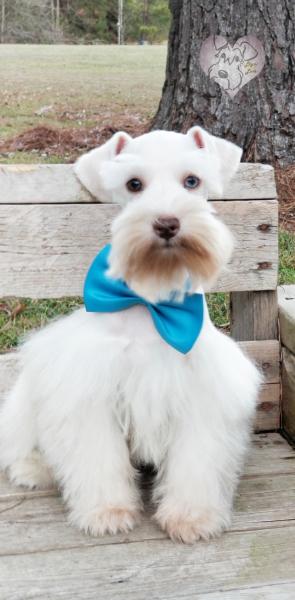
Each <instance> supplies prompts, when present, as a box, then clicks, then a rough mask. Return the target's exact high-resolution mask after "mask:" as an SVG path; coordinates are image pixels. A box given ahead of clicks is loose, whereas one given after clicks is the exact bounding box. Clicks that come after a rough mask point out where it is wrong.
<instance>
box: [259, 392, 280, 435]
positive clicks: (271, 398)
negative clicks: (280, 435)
mask: <svg viewBox="0 0 295 600" xmlns="http://www.w3.org/2000/svg"><path fill="white" fill-rule="evenodd" d="M280 394H281V386H280V384H279V383H270V384H263V385H262V387H261V390H260V394H259V399H258V405H257V411H256V416H255V423H254V429H255V431H273V430H278V429H279V428H280V424H281V409H280Z"/></svg>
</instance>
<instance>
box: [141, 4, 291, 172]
mask: <svg viewBox="0 0 295 600" xmlns="http://www.w3.org/2000/svg"><path fill="white" fill-rule="evenodd" d="M170 9H171V12H172V24H171V30H170V35H169V48H168V59H167V67H166V80H165V84H164V88H163V94H162V99H161V102H160V105H159V108H158V112H157V114H156V116H155V118H154V121H153V124H152V128H153V129H156V128H159V129H174V130H176V131H186V130H187V129H188V128H189V127H190V126H191V125H194V124H199V125H201V126H203V127H205V128H206V129H208V130H209V131H210V132H211V133H213V134H215V135H219V136H223V137H225V138H227V139H229V140H231V141H233V142H235V143H237V144H238V145H239V146H242V147H243V148H244V150H245V154H244V160H250V161H260V162H279V164H281V165H286V164H289V163H292V162H294V161H295V143H294V129H295V126H294V125H295V86H294V79H295V73H294V65H295V51H294V39H295V3H294V0H214V1H213V0H170ZM217 34H219V35H222V36H224V37H226V38H227V39H228V41H229V42H230V43H231V44H233V43H234V42H236V40H238V39H239V38H241V37H243V36H245V35H251V34H253V35H254V36H256V37H257V38H258V39H259V40H260V41H261V42H262V44H263V46H264V50H265V57H266V60H265V66H264V68H263V70H262V72H261V73H260V75H259V76H258V77H256V78H255V79H252V81H250V82H249V83H248V84H247V85H245V86H244V87H243V88H242V89H241V90H240V91H239V92H238V94H237V95H236V96H235V97H234V98H230V97H229V96H228V94H227V93H226V92H225V91H224V90H222V89H221V88H220V87H219V85H218V84H217V83H215V82H214V81H212V80H210V79H209V77H208V75H206V74H205V73H204V72H203V71H202V69H201V66H200V63H199V56H200V48H201V44H202V42H203V41H204V40H205V39H206V38H207V37H208V36H209V35H217Z"/></svg>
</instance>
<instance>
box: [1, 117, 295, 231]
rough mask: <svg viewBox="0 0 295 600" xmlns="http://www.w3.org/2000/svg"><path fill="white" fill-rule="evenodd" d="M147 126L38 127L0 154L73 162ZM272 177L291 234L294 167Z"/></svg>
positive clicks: (124, 121) (126, 121) (126, 120)
mask: <svg viewBox="0 0 295 600" xmlns="http://www.w3.org/2000/svg"><path fill="white" fill-rule="evenodd" d="M148 126H149V123H148V122H147V121H143V120H141V119H140V118H138V117H137V116H134V117H133V116H130V115H126V116H125V115H123V116H120V117H117V118H113V119H112V124H111V125H107V124H105V123H103V124H102V125H99V124H98V125H96V126H95V127H92V128H89V127H85V128H83V127H79V128H63V129H57V128H56V129H53V128H51V127H47V126H43V125H41V126H38V127H34V128H33V129H28V130H27V131H24V132H23V133H21V134H19V135H17V136H15V137H13V138H10V139H8V140H4V141H2V142H1V141H0V155H1V154H2V156H5V157H8V158H9V156H10V153H14V152H17V151H19V152H22V151H23V152H34V153H36V154H43V155H45V156H48V157H50V156H53V155H58V156H62V157H63V160H64V162H74V161H75V160H76V158H77V157H78V156H79V155H80V154H81V153H82V152H86V151H87V150H91V149H92V148H95V147H96V146H99V145H101V144H103V143H104V142H106V141H107V140H108V139H109V138H110V137H111V136H112V135H113V134H114V133H116V132H117V131H122V130H123V131H126V132H127V133H129V134H130V135H132V136H137V135H141V134H142V133H144V132H146V131H148ZM275 176H276V182H277V189H278V195H279V202H280V224H281V226H282V227H283V228H284V229H287V230H289V231H295V165H289V166H288V167H284V168H283V167H275Z"/></svg>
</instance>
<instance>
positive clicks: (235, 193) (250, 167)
mask: <svg viewBox="0 0 295 600" xmlns="http://www.w3.org/2000/svg"><path fill="white" fill-rule="evenodd" d="M0 189H1V194H0V203H1V202H2V203H6V204H39V203H48V204H55V203H67V202H69V203H73V202H93V200H94V199H93V197H92V196H91V195H90V194H89V193H88V192H87V190H86V189H85V188H82V187H81V185H80V183H79V181H78V179H77V178H76V176H75V174H74V172H73V166H72V165H63V164H60V165H36V164H35V165H21V164H20V165H1V166H0ZM269 198H276V186H275V180H274V171H273V168H272V167H270V166H268V165H260V164H250V163H242V164H241V165H240V168H239V170H238V173H237V174H236V176H235V177H234V179H233V181H231V182H230V184H229V186H228V188H227V189H226V190H225V193H224V199H225V200H253V199H254V200H260V199H269ZM212 199H213V198H212Z"/></svg>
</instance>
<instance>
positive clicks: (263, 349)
mask: <svg viewBox="0 0 295 600" xmlns="http://www.w3.org/2000/svg"><path fill="white" fill-rule="evenodd" d="M239 346H240V347H241V348H242V350H243V351H244V352H245V353H246V354H247V355H248V356H249V357H250V358H251V359H252V360H253V361H254V362H255V364H256V366H257V367H258V369H260V371H261V373H262V374H263V377H264V383H279V382H280V343H279V341H278V340H268V339H267V340H266V341H248V342H239ZM0 389H1V388H0Z"/></svg>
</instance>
